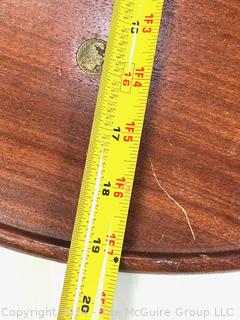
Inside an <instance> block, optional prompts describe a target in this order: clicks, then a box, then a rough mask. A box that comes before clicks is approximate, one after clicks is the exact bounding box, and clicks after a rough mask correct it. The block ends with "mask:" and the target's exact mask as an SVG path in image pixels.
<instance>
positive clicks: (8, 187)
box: [0, 0, 240, 272]
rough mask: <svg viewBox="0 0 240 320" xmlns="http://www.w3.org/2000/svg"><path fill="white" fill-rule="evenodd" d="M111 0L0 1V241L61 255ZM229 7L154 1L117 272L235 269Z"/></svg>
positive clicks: (238, 23)
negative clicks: (151, 49) (95, 51)
mask: <svg viewBox="0 0 240 320" xmlns="http://www.w3.org/2000/svg"><path fill="white" fill-rule="evenodd" d="M111 9H112V1H110V0H95V1H93V0H91V1H76V0H62V1H61V2H59V1H57V0H43V1H41V2H39V1H37V0H24V1H20V0H11V1H10V0H2V1H1V3H0V15H1V16H0V37H1V38H0V52H1V59H0V64H1V66H0V67H1V68H0V242H1V243H2V244H3V245H6V246H8V247H10V248H15V249H20V250H24V251H27V252H29V253H31V254H37V255H41V256H45V257H48V258H52V259H57V260H60V261H63V260H66V258H67V254H68V248H69V244H70V239H71V232H72V228H73V223H74V217H75V211H76V205H77V199H78V194H79V189H80V184H81V178H82V174H83V168H84V163H85V158H86V151H87V146H88V140H89V134H90V129H91V123H92V117H93V113H94V107H95V102H96V96H97V91H98V83H99V77H96V76H92V75H87V74H85V73H83V72H82V71H81V70H80V69H79V68H78V66H77V63H76V52H77V49H78V47H79V45H80V44H81V43H82V42H83V41H84V40H86V39H89V38H93V37H95V38H96V37H97V38H101V39H104V40H106V39H107V34H108V28H109V21H110V16H111ZM239 92H240V2H239V0H215V1H209V0H199V1H196V0H172V1H170V0H169V1H166V2H165V8H164V16H163V22H162V29H161V34H160V38H159V42H158V51H157V55H156V62H155V67H154V74H153V81H152V86H151V94H150V97H149V104H148V110H147V115H146V121H145V126H144V132H143V138H142V143H141V149H140V156H139V161H138V167H137V174H136V179H135V185H134V190H133V196H132V201H131V207H130V213H129V219H128V224H127V231H126V237H125V242H124V251H123V257H122V263H121V267H122V269H126V270H135V271H136V270H137V271H143V270H145V271H154V272H160V271H164V272H165V271H168V272H169V271H170V272H188V271H195V272H196V271H197V272H201V271H216V270H218V271H222V270H230V269H237V268H239V267H240V159H239V154H240V93H239Z"/></svg>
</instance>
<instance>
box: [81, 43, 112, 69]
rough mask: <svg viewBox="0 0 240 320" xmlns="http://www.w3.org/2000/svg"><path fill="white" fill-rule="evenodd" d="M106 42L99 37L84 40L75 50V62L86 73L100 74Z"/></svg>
mask: <svg viewBox="0 0 240 320" xmlns="http://www.w3.org/2000/svg"><path fill="white" fill-rule="evenodd" d="M106 45H107V43H106V42H105V41H104V40H101V39H88V40H86V41H84V42H83V43H82V44H81V46H80V47H79V49H78V51H77V63H78V65H79V67H80V68H81V69H82V70H83V71H84V72H86V73H90V74H100V73H101V71H102V66H103V62H104V55H105V51H106Z"/></svg>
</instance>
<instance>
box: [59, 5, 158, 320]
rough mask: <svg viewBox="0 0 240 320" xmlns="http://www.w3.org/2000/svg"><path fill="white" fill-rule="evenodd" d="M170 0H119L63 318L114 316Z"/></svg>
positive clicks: (75, 233)
mask: <svg viewBox="0 0 240 320" xmlns="http://www.w3.org/2000/svg"><path fill="white" fill-rule="evenodd" d="M163 1H164V0H116V1H115V4H114V9H113V17H112V22H111V27H110V34H109V39H108V45H107V51H106V56H105V62H104V67H103V73H102V79H101V83H100V89H99V95H98V100H97V106H96V111H95V115H94V120H93V126H92V132H91V137H90V144H89V148H88V154H87V160H86V165H85V170H84V175H83V181H82V187H81V192H80V199H79V204H78V208H77V215H76V221H75V226H74V230H73V237H72V242H71V248H70V252H69V259H68V264H67V271H66V276H65V282H64V287H63V293H62V299H61V303H60V309H59V315H58V320H73V319H74V320H75V319H104V320H105V319H110V317H111V311H112V304H113V298H114V291H115V285H116V279H117V274H118V269H119V262H120V257H121V251H122V245H123V238H124V232H125V226H126V221H127V215H128V209H129V203H130V197H131V191H132V185H133V179H134V174H135V169H136V162H137V156H138V149H139V144H140V139H141V132H142V127H143V120H144V114H145V110H146V104H147V97H148V92H149V85H150V80H151V74H152V68H153V61H154V55H155V51H156V43H157V38H158V33H159V26H160V20H161V15H162V8H163Z"/></svg>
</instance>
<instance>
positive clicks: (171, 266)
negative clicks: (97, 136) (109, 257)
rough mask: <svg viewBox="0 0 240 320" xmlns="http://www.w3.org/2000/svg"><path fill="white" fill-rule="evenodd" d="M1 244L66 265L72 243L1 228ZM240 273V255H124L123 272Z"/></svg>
mask: <svg viewBox="0 0 240 320" xmlns="http://www.w3.org/2000/svg"><path fill="white" fill-rule="evenodd" d="M0 230H1V232H0V244H1V245H2V246H4V247H7V248H11V249H15V250H18V251H22V252H26V253H28V254H32V255H36V256H39V257H42V258H48V259H52V260H56V261H59V262H66V261H67V257H68V251H69V245H70V243H69V242H68V241H62V240H56V239H52V238H45V237H44V238H43V237H40V236H36V235H34V234H31V233H27V232H21V231H19V230H17V229H15V228H12V227H6V226H4V227H3V226H0ZM237 269H240V251H239V250H236V251H228V252H223V251H222V252H214V253H211V254H209V253H207V254H205V253H204V252H201V253H190V254H189V253H176V254H173V253H142V252H132V251H131V252H130V251H126V250H124V251H123V255H122V258H121V265H120V270H122V271H132V272H156V273H164V272H166V273H202V272H223V271H230V270H237Z"/></svg>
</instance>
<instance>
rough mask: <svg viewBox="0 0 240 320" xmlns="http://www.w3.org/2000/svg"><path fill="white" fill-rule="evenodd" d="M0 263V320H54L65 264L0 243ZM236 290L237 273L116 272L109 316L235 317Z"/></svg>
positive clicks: (239, 313)
mask: <svg viewBox="0 0 240 320" xmlns="http://www.w3.org/2000/svg"><path fill="white" fill-rule="evenodd" d="M0 265H1V270H0V271H1V272H0V319H1V320H5V319H6V320H11V319H13V320H17V319H31V320H38V319H48V320H53V319H56V313H57V309H58V304H59V300H60V296H61V290H62V284H63V279H64V273H65V267H66V266H65V264H62V263H57V262H53V261H49V260H45V259H40V258H36V257H32V256H29V255H26V254H22V253H17V252H14V251H11V250H7V249H4V248H1V247H0ZM239 288H240V272H232V273H222V274H205V275H199V274H197V275H163V274H158V275H156V274H147V275H146V274H133V273H132V274H131V273H120V274H119V279H118V284H117V292H116V298H115V305H114V311H113V313H114V314H113V316H112V318H111V319H113V320H120V319H121V320H128V319H136V320H138V319H139V320H140V319H147V320H151V319H154V320H155V319H162V320H166V319H168V320H179V319H184V320H190V319H191V320H195V319H209V320H215V319H219V320H222V319H224V320H228V319H234V320H240V298H239V297H240V289H239ZM184 310H186V314H184V312H185V311H184ZM227 313H229V315H228V316H227ZM221 314H222V315H221Z"/></svg>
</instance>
